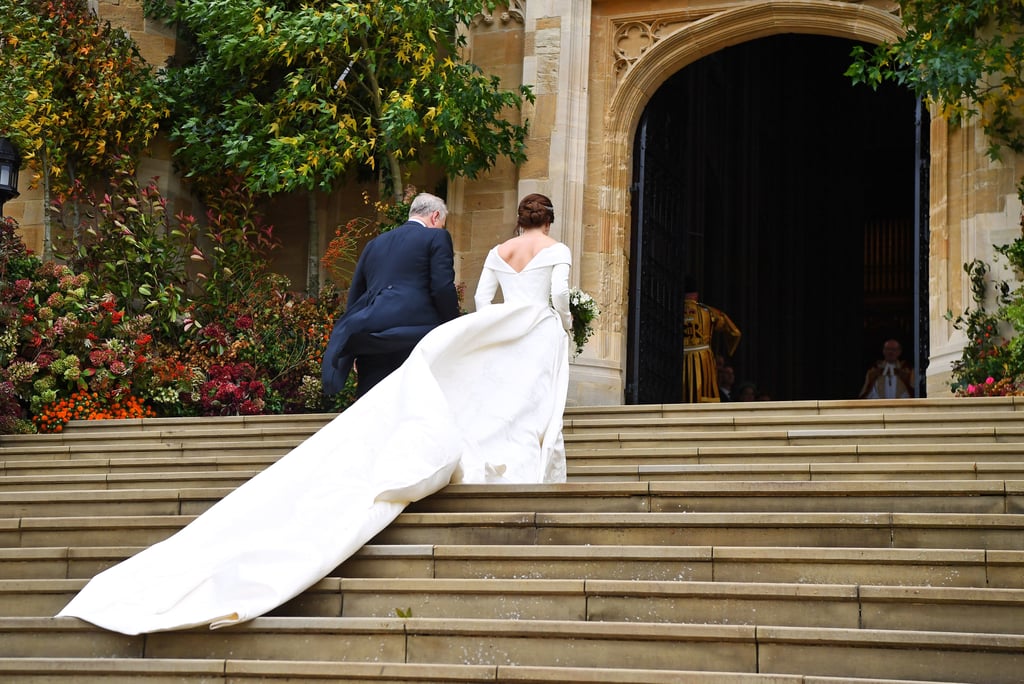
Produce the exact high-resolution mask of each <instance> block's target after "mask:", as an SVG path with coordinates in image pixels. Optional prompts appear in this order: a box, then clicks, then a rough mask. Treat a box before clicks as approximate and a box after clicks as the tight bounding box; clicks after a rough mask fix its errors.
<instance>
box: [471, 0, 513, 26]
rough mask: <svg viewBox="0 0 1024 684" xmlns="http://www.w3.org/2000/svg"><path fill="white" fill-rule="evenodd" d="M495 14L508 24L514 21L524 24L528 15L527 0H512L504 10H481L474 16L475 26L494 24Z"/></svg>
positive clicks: (499, 19)
mask: <svg viewBox="0 0 1024 684" xmlns="http://www.w3.org/2000/svg"><path fill="white" fill-rule="evenodd" d="M495 14H497V20H498V21H500V22H501V23H502V24H508V23H510V22H513V21H515V22H518V23H520V24H522V23H524V18H525V16H526V0H511V2H509V3H508V6H507V7H506V8H505V9H504V10H501V11H498V12H489V11H484V12H480V13H478V14H477V15H476V16H474V17H473V22H472V23H473V26H479V25H480V24H484V25H486V26H490V25H492V24H493V23H494V22H495Z"/></svg>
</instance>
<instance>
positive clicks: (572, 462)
mask: <svg viewBox="0 0 1024 684" xmlns="http://www.w3.org/2000/svg"><path fill="white" fill-rule="evenodd" d="M294 446H296V444H292V443H287V444H278V445H276V446H274V447H272V448H267V449H264V448H262V447H261V448H257V449H251V448H249V447H247V446H245V445H244V444H241V445H240V444H237V443H223V442H221V443H215V444H207V445H203V446H200V447H197V448H195V449H188V450H181V449H171V448H168V447H165V446H157V447H156V448H154V449H152V450H145V449H141V448H133V449H131V450H129V451H127V452H125V451H123V450H118V449H117V448H109V449H103V448H100V449H98V450H96V451H95V452H93V451H90V452H89V453H88V454H83V453H78V452H73V451H72V452H67V451H64V452H61V453H50V452H45V451H37V452H34V453H30V452H29V451H28V450H18V451H9V452H7V454H6V455H5V456H0V479H2V478H6V477H19V476H29V475H50V474H80V475H95V474H101V473H144V472H153V473H161V474H163V473H167V472H169V471H174V470H185V471H221V470H246V471H259V470H263V469H264V468H266V467H267V466H269V465H271V464H272V463H274V462H275V461H277V459H278V458H280V457H281V456H283V455H284V454H286V453H288V452H289V451H290V450H291V449H292V448H293V447H294ZM566 457H567V465H568V468H569V472H570V474H572V473H574V472H576V471H578V469H581V468H588V469H589V468H595V467H602V468H603V467H610V466H616V467H627V468H628V467H634V468H636V467H652V468H654V467H661V468H676V467H679V466H687V467H690V466H714V465H730V466H736V465H765V466H772V467H775V468H778V467H783V466H802V467H817V468H820V467H824V466H827V465H830V464H832V465H841V464H860V465H862V466H863V465H865V464H871V463H875V464H898V465H899V466H901V467H914V466H918V467H924V466H926V465H931V464H943V465H946V466H950V467H952V466H953V465H958V466H961V467H962V466H963V465H964V464H969V465H970V466H971V467H978V468H981V467H984V466H987V465H988V464H994V465H1000V464H1007V463H1010V464H1016V465H1017V466H1020V465H1022V464H1024V444H1016V443H988V444H960V443H957V442H945V443H943V445H942V447H941V448H937V447H936V446H935V445H932V444H923V445H922V444H905V445H891V444H881V445H869V444H857V445H852V444H851V445H839V446H828V447H817V446H812V447H808V446H785V445H776V446H765V445H758V446H732V447H715V446H699V447H698V446H695V445H692V444H678V445H674V446H666V447H657V448H655V447H650V448H620V447H619V446H617V445H611V446H609V447H608V448H600V449H598V448H581V447H579V446H576V445H571V444H570V445H569V446H568V451H567V454H566ZM665 472H671V471H670V470H667V471H665ZM583 474H584V475H588V473H586V472H584V473H583ZM628 477H630V478H631V479H632V475H631V474H630V475H628Z"/></svg>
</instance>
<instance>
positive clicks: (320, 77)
mask: <svg viewBox="0 0 1024 684" xmlns="http://www.w3.org/2000/svg"><path fill="white" fill-rule="evenodd" d="M494 4H495V3H493V2H480V1H479V0H451V1H449V2H435V1H431V0H380V1H378V2H336V1H331V2H328V1H327V0H300V1H299V2H296V1H295V0H269V1H268V0H177V1H176V2H174V3H173V4H165V3H164V1H163V0H155V2H150V4H149V5H148V6H147V11H148V12H149V13H150V14H151V15H152V16H159V17H163V18H165V19H167V20H168V21H170V22H172V23H173V24H175V25H177V26H178V28H179V30H180V32H181V33H182V35H183V36H185V37H186V38H187V40H188V42H189V44H190V45H191V46H192V53H191V55H190V57H189V59H188V60H187V61H185V62H183V63H181V64H178V65H174V66H171V67H169V68H168V69H167V70H166V72H165V76H166V84H167V92H168V94H169V95H170V98H171V100H172V102H173V105H172V112H173V115H172V124H171V130H170V134H171V137H172V139H173V140H174V141H176V142H177V143H178V148H177V151H176V159H177V160H178V162H179V163H180V165H181V167H182V168H183V170H184V172H185V174H186V176H188V177H190V178H191V179H193V180H194V181H195V182H196V183H197V185H198V186H199V187H200V188H207V187H209V186H215V185H216V184H217V183H218V182H219V179H220V178H221V177H222V176H223V171H224V169H225V167H228V168H231V169H233V170H235V171H237V172H238V173H240V174H241V175H242V176H243V177H244V178H246V182H247V183H249V185H250V187H252V189H253V190H254V191H256V192H260V193H267V194H273V193H277V192H287V191H296V190H307V191H313V190H320V191H324V192H329V191H331V190H333V189H335V188H336V187H338V186H339V185H340V184H341V183H342V182H344V179H345V177H346V176H347V174H348V173H349V172H351V171H353V170H357V169H362V170H364V171H369V172H371V173H373V174H375V176H376V178H377V179H378V183H379V186H380V189H381V196H388V195H390V196H392V197H393V198H394V199H395V200H396V201H398V200H400V198H401V193H402V185H403V180H404V179H403V175H404V174H405V173H406V170H407V168H408V167H410V166H413V165H416V164H422V163H434V164H438V165H440V167H441V168H443V170H444V171H445V172H446V173H448V174H450V175H462V176H469V177H474V176H476V175H477V174H479V173H481V172H483V171H485V170H487V169H489V168H490V167H492V166H493V165H494V164H495V163H496V161H497V160H498V159H499V158H508V159H510V160H511V161H512V162H514V163H520V162H522V161H524V159H525V140H526V125H525V124H520V123H515V122H510V121H508V120H507V119H506V118H505V115H506V114H507V113H509V112H514V111H516V110H519V109H520V108H521V107H522V104H523V102H524V100H530V101H532V99H533V95H532V92H531V90H530V89H529V88H528V87H525V86H522V87H517V88H514V89H505V88H503V87H502V85H501V83H500V81H499V79H497V78H496V77H488V76H486V75H484V74H483V73H482V71H481V70H480V69H479V68H478V67H477V66H475V65H473V64H472V63H470V62H468V61H465V60H464V59H463V58H462V57H461V54H462V51H463V48H464V47H465V44H466V38H465V32H464V30H463V29H464V28H465V26H467V25H468V23H469V22H470V20H471V19H472V17H473V16H474V14H476V13H478V12H479V11H480V10H481V9H482V8H483V7H490V6H493V5H494Z"/></svg>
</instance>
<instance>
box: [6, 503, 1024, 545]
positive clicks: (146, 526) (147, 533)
mask: <svg viewBox="0 0 1024 684" xmlns="http://www.w3.org/2000/svg"><path fill="white" fill-rule="evenodd" d="M195 517H196V516H194V515H123V516H68V517H21V518H17V517H15V518H0V547H22V548H25V547H44V546H110V545H117V546H140V545H149V544H154V543H156V542H158V541H161V540H163V539H166V538H167V537H169V536H170V535H171V534H173V533H174V532H176V531H177V530H179V529H181V528H182V527H183V526H185V525H186V524H188V523H189V522H191V521H192V520H193V519H194V518H195ZM375 543H378V544H459V545H462V544H484V545H491V544H539V545H548V544H555V545H586V544H595V545H640V546H647V545H655V546H657V545H667V546H694V545H697V546H701V545H708V546H719V545H724V546H766V545H767V546H829V547H844V546H845V547H867V548H889V547H892V548H933V549H948V548H985V549H1005V550H1021V549H1024V516H1022V515H1019V514H1016V515H1015V514H998V513H992V514H990V513H878V512H865V513H856V512H840V513H814V512H812V513H786V512H782V513H765V512H756V513H749V512H747V513H686V512H662V513H621V512H616V513H538V512H531V511H524V512H514V511H511V512H501V513H493V512H480V513H416V512H406V513H402V514H401V515H400V516H398V518H397V519H396V520H395V521H394V522H393V523H392V524H391V525H390V526H389V527H387V528H386V529H384V530H383V531H382V532H380V534H378V536H377V537H376V538H375Z"/></svg>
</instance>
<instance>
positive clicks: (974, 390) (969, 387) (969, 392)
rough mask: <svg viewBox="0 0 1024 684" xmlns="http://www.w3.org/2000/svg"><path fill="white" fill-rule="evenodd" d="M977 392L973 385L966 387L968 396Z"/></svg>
mask: <svg viewBox="0 0 1024 684" xmlns="http://www.w3.org/2000/svg"><path fill="white" fill-rule="evenodd" d="M977 391H978V388H977V387H976V386H975V385H968V386H967V393H968V394H974V393H976V392H977Z"/></svg>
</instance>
